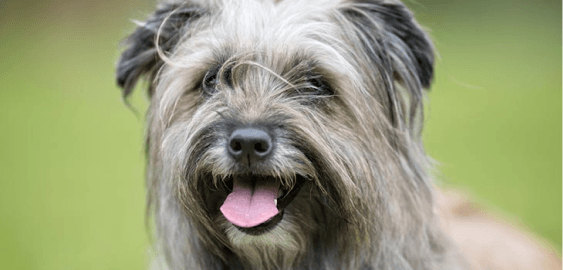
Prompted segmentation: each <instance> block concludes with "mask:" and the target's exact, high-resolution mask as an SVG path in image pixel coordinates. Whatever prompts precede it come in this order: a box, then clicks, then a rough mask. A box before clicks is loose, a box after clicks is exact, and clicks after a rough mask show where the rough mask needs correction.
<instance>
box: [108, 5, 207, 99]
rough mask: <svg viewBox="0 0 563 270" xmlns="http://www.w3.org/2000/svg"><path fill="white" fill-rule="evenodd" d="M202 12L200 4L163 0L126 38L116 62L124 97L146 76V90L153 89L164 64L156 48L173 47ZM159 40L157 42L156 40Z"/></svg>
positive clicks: (167, 49)
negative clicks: (164, 0)
mask: <svg viewBox="0 0 563 270" xmlns="http://www.w3.org/2000/svg"><path fill="white" fill-rule="evenodd" d="M201 14H202V11H201V8H199V7H196V6H187V5H186V4H170V3H169V4H162V5H161V6H159V8H158V9H157V10H156V11H155V12H154V13H153V14H152V15H151V16H150V17H149V19H148V20H146V21H145V22H140V23H138V27H137V29H135V31H134V32H133V34H131V35H130V36H129V37H128V38H127V39H126V40H125V46H126V47H127V48H126V49H125V51H123V53H122V54H121V58H120V59H119V62H118V64H117V84H118V85H119V86H120V87H121V88H122V89H123V92H122V94H123V98H127V96H128V95H129V94H130V93H131V91H133V88H134V87H135V85H136V83H137V81H138V80H139V79H140V78H141V77H142V76H146V77H145V79H146V80H147V81H148V82H149V87H148V94H149V96H151V95H152V92H153V90H154V79H155V77H156V74H157V72H158V70H159V69H160V68H161V67H162V65H163V64H164V60H162V59H161V57H160V55H159V53H158V50H161V52H164V53H168V52H171V51H173V50H174V47H175V46H176V44H178V41H179V40H180V38H181V36H182V35H183V33H184V29H185V28H186V25H187V24H188V23H189V22H190V21H193V20H194V19H196V18H198V17H200V16H201ZM157 42H158V44H157Z"/></svg>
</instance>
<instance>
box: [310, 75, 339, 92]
mask: <svg viewBox="0 0 563 270" xmlns="http://www.w3.org/2000/svg"><path fill="white" fill-rule="evenodd" d="M307 80H308V81H309V87H308V88H307V90H308V93H309V94H311V95H315V96H333V95H334V90H333V89H332V88H331V87H330V85H329V84H328V83H327V82H326V81H325V80H324V78H323V77H322V76H320V75H310V76H308V78H307Z"/></svg>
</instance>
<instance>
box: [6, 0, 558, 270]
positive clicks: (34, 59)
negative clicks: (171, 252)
mask: <svg viewBox="0 0 563 270" xmlns="http://www.w3.org/2000/svg"><path fill="white" fill-rule="evenodd" d="M153 5H154V3H153V1H133V0H122V1H109V0H97V1H95V0H86V1H70V0H58V1H56V0H50V1H0V269H144V268H146V266H147V264H148V259H147V258H148V255H147V248H148V243H149V240H148V237H147V234H146V231H145V228H144V204H145V199H144V194H145V191H144V186H143V181H144V180H143V163H144V157H143V155H142V148H141V147H142V131H143V125H142V119H137V118H136V117H135V116H134V115H133V114H132V113H131V112H130V111H129V110H127V108H126V107H125V106H124V105H123V104H122V102H121V99H120V92H119V89H118V88H117V87H116V86H115V83H114V65H115V63H116V61H117V58H118V55H119V53H118V51H119V47H118V43H119V41H120V40H121V39H122V38H123V37H125V36H126V35H127V34H128V33H129V31H131V30H132V29H133V28H134V25H133V23H132V22H131V21H130V19H142V18H144V17H145V15H146V14H148V12H150V11H151V9H152V7H153ZM408 5H409V6H410V7H412V8H413V10H414V11H415V12H416V15H417V18H418V20H419V21H420V22H421V23H422V24H423V25H425V26H426V27H427V28H428V29H430V31H431V34H432V36H433V39H434V40H435V43H436V47H437V49H438V52H439V54H440V59H439V60H438V63H437V70H436V81H435V84H434V86H433V88H432V91H431V92H430V94H429V103H428V105H429V106H428V109H427V119H426V121H425V122H426V129H425V132H424V140H425V143H426V146H427V149H428V152H429V153H430V155H431V156H432V157H434V158H435V159H436V160H437V161H439V162H440V163H441V165H440V167H439V170H440V171H441V179H442V181H444V182H445V183H446V184H448V185H453V186H459V187H463V188H465V189H466V190H468V191H470V192H472V193H473V194H474V195H475V196H476V197H477V198H479V200H481V201H482V202H484V203H485V204H487V205H489V206H490V207H491V208H492V209H494V210H496V211H500V212H502V213H504V214H505V215H507V216H509V217H510V218H513V220H516V221H518V222H521V223H522V224H523V225H524V226H525V227H527V228H529V229H530V230H531V231H533V232H534V233H537V234H539V235H541V236H542V237H544V238H545V239H547V241H549V242H550V243H553V244H555V245H556V246H557V249H558V250H559V251H560V250H561V205H562V202H561V190H562V187H561V180H562V178H561V141H562V140H561V101H562V97H561V75H562V73H561V72H562V71H561V48H562V47H561V2H560V1H502V0H491V1H482V0H479V1H465V0H463V1H461V0H449V1H446V0H428V1H422V0H420V1H419V2H412V1H411V2H408ZM138 92H139V91H138ZM133 103H134V104H136V106H137V107H138V108H139V109H141V110H142V109H143V108H144V107H145V106H146V104H145V102H143V97H142V94H140V93H137V94H136V95H135V96H134V97H133Z"/></svg>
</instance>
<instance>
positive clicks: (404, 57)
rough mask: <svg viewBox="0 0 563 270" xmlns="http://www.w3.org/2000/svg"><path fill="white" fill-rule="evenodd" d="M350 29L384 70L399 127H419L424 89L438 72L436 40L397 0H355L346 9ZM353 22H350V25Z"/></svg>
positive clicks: (387, 105) (391, 111)
mask: <svg viewBox="0 0 563 270" xmlns="http://www.w3.org/2000/svg"><path fill="white" fill-rule="evenodd" d="M341 12H342V14H343V15H344V18H346V21H347V22H348V23H349V24H351V29H348V30H349V32H350V34H351V35H354V37H353V38H354V40H355V43H358V46H360V50H361V51H363V52H364V54H362V55H359V57H364V58H367V59H368V60H369V61H370V63H371V65H372V66H373V67H374V68H375V69H377V70H379V71H380V76H381V79H382V80H383V83H385V84H386V85H387V87H386V88H387V93H386V96H387V98H386V99H388V100H381V102H382V104H383V105H384V107H385V108H386V109H387V111H388V112H389V118H390V121H391V123H392V124H393V125H394V126H395V127H399V126H403V123H404V124H406V125H407V126H410V128H413V130H414V129H419V128H421V126H419V127H416V126H415V125H416V123H419V122H420V121H419V120H420V118H419V116H422V97H423V94H424V93H423V89H424V88H426V89H428V88H429V87H430V84H431V82H432V79H433V73H434V48H433V46H432V42H431V41H430V39H429V38H428V36H427V35H426V33H425V32H424V31H423V30H422V28H421V27H420V26H419V25H418V23H417V22H416V21H415V20H414V17H413V15H412V13H411V12H410V11H409V10H408V9H407V7H405V6H404V5H403V4H402V3H401V2H400V1H396V0H351V1H350V2H348V3H347V5H345V6H344V7H343V8H342V9H341ZM349 26H350V25H349ZM393 80H394V81H396V82H398V83H400V84H401V85H403V86H404V87H405V88H406V90H407V91H408V94H409V95H408V98H407V97H406V96H402V95H401V94H399V93H398V91H397V90H396V87H395V85H394V84H393Z"/></svg>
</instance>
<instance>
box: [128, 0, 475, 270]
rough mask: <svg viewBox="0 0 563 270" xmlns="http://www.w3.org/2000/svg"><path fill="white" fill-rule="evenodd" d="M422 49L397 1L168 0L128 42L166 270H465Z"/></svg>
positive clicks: (427, 53) (429, 66)
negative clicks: (440, 190) (429, 135)
mask: <svg viewBox="0 0 563 270" xmlns="http://www.w3.org/2000/svg"><path fill="white" fill-rule="evenodd" d="M433 64H434V54H433V46H432V43H431V41H430V40H429V38H428V36H427V35H426V34H425V32H424V31H423V30H422V29H421V28H420V26H419V25H418V24H417V23H416V22H415V20H414V18H413V16H412V14H411V12H409V11H408V10H407V8H406V7H405V6H404V5H403V4H402V3H401V2H399V1H392V0H319V1H305V0H302V1H300V0H293V1H290V0H287V1H274V0H261V1H260V0H238V1H235V0H232V1H229V0H224V1H221V0H214V1H203V0H201V1H196V0H192V1H165V2H162V3H161V4H160V5H159V6H158V9H157V10H156V11H155V12H154V14H153V15H152V16H151V17H150V18H149V19H148V20H146V21H145V22H142V23H139V27H138V28H137V29H136V30H135V32H134V33H133V34H132V35H131V36H130V37H129V38H128V40H127V49H126V50H125V51H124V52H123V54H122V56H121V59H120V61H119V64H118V67H117V80H118V84H119V85H120V86H121V87H122V88H123V95H124V97H125V98H126V97H127V96H128V95H129V94H130V93H131V92H132V90H133V88H134V86H135V84H136V82H137V81H138V80H139V79H140V78H141V77H143V76H145V77H146V79H147V80H148V82H149V85H148V95H149V97H150V100H151V104H150V108H149V110H148V114H147V133H146V153H147V157H148V162H147V173H146V174H147V187H148V191H149V195H148V204H149V213H150V214H151V215H152V216H153V217H154V219H155V220H156V238H157V240H158V241H157V243H156V244H157V246H158V250H159V252H160V253H161V254H162V256H163V257H164V258H165V261H166V264H167V266H168V267H169V268H171V269H255V270H258V269H327V270H328V269H338V270H342V269H366V270H367V269H372V270H375V269H386V270H397V269H405V270H407V269H421V270H422V269H428V270H430V269H433V270H435V269H447V270H455V269H465V268H466V267H467V265H466V263H465V260H464V259H463V258H462V257H461V256H459V255H458V252H457V251H456V250H457V249H456V248H455V246H454V245H452V244H451V242H450V241H449V238H448V237H446V236H445V234H444V233H443V230H442V228H441V224H440V220H439V219H438V217H437V215H436V211H435V210H436V203H435V189H434V186H433V182H432V179H431V178H430V176H429V174H428V170H429V169H430V168H431V166H430V163H429V160H428V158H427V156H426V154H425V152H424V150H423V146H422V142H421V136H420V133H421V129H422V120H423V117H422V111H423V108H422V107H423V97H424V89H425V88H428V87H429V86H430V84H431V81H432V76H433Z"/></svg>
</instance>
